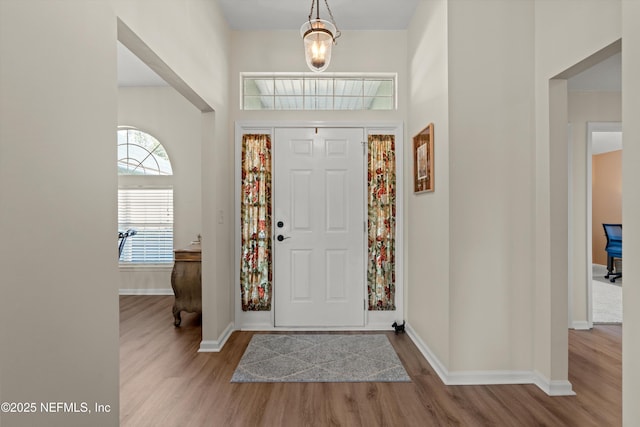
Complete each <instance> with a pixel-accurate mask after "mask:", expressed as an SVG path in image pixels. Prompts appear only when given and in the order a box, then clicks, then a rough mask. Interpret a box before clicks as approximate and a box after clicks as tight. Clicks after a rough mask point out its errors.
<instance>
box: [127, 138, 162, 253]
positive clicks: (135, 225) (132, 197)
mask: <svg viewBox="0 0 640 427" xmlns="http://www.w3.org/2000/svg"><path fill="white" fill-rule="evenodd" d="M117 163H118V175H119V180H118V181H119V182H118V237H119V245H118V246H119V260H120V264H121V265H149V264H168V263H172V262H173V187H172V186H171V176H170V175H173V171H172V168H171V161H170V160H169V156H168V155H167V152H166V150H165V149H164V147H163V146H162V144H161V143H160V142H159V141H158V140H157V139H156V138H154V137H153V136H152V135H149V134H148V133H146V132H142V131H139V130H137V129H134V128H120V129H118V162H117ZM159 175H164V176H162V177H159ZM132 230H133V231H132ZM125 236H126V240H125V241H124V242H123V241H122V238H123V237H125ZM122 243H124V244H122Z"/></svg>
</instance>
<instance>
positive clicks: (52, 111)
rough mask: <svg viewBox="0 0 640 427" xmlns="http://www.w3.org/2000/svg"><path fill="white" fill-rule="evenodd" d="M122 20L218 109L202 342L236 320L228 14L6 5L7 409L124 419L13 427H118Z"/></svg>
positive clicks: (206, 211) (192, 0)
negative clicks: (81, 410)
mask: <svg viewBox="0 0 640 427" xmlns="http://www.w3.org/2000/svg"><path fill="white" fill-rule="evenodd" d="M160 5H161V7H160ZM117 17H120V18H122V20H123V21H124V22H125V23H127V25H128V26H129V27H130V28H131V29H132V30H133V31H134V32H135V33H136V34H138V35H139V36H140V37H141V38H142V39H143V40H144V41H145V42H146V43H147V44H148V45H149V47H150V48H151V49H152V50H153V51H155V52H156V53H157V54H158V55H159V56H160V57H161V58H162V59H163V60H164V62H165V63H167V64H168V65H169V66H170V67H171V68H173V69H174V70H175V71H176V72H177V73H178V74H179V75H180V76H181V77H182V78H183V79H184V80H185V81H186V83H187V84H188V85H189V86H191V87H192V88H193V89H194V90H195V91H196V92H197V93H198V94H199V95H200V96H201V97H202V98H204V99H205V100H206V101H207V102H208V103H209V104H210V105H211V106H212V107H214V109H216V113H215V117H214V119H213V120H211V119H210V117H211V115H213V113H210V114H209V115H204V116H205V117H203V119H202V120H201V121H200V126H202V127H203V135H206V136H208V137H203V141H202V146H203V148H202V150H201V151H202V154H203V155H202V160H200V161H201V162H202V163H201V164H202V165H207V168H208V169H207V171H206V172H204V171H203V175H204V178H203V182H202V185H203V189H204V188H206V190H203V191H202V193H203V196H202V203H203V214H202V217H203V218H206V220H205V221H203V224H202V228H203V237H204V238H205V242H207V244H208V245H209V247H208V248H206V249H208V251H207V255H206V256H208V257H209V260H210V262H209V264H208V265H209V266H210V267H209V270H208V272H207V273H206V274H207V276H206V278H205V277H203V283H206V285H204V286H206V292H207V293H206V297H207V298H208V300H207V303H208V304H209V305H210V306H213V308H212V309H210V310H209V311H208V313H207V316H204V317H203V338H204V339H208V338H207V336H211V337H213V338H212V339H217V337H218V336H219V334H220V332H221V331H222V330H223V329H224V328H225V327H226V326H227V325H228V324H229V323H230V322H231V321H232V317H231V311H230V306H231V295H230V290H229V288H230V286H231V285H230V284H231V276H230V274H229V272H230V258H228V254H229V253H231V252H232V250H233V249H232V248H233V246H232V239H231V238H229V237H228V234H229V230H228V228H229V227H228V225H227V224H224V223H223V224H218V223H217V221H216V220H215V219H214V218H217V217H216V216H214V215H213V212H217V211H219V210H221V211H223V213H227V214H228V213H229V212H230V211H231V209H230V208H231V206H232V203H231V200H232V198H231V195H232V193H231V190H230V187H231V179H230V177H229V175H230V174H231V172H230V169H229V163H230V160H229V157H228V155H229V153H230V150H229V147H228V138H227V131H228V129H227V123H228V120H227V115H226V109H227V105H228V102H227V101H228V91H227V85H228V81H229V79H228V74H227V66H228V62H227V57H228V52H227V47H228V39H227V27H226V24H225V23H224V20H223V18H222V14H221V13H220V11H219V10H218V8H217V5H216V3H215V2H202V1H196V0H186V1H182V2H174V1H162V2H147V1H142V0H140V1H137V0H136V1H126V2H116V1H109V0H95V1H91V2H87V1H84V0H64V1H55V2H49V1H39V0H3V1H2V2H0V51H1V52H2V62H1V64H2V65H1V66H0V93H1V94H2V96H0V111H1V114H0V143H1V145H0V200H1V203H2V205H1V206H2V208H1V209H0V232H1V234H2V236H3V241H4V242H5V244H3V245H2V246H1V247H0V251H1V252H0V254H1V256H0V259H1V260H0V263H1V264H0V265H1V267H2V270H3V271H4V273H3V279H2V280H3V281H2V288H3V296H2V298H1V299H0V305H1V306H0V320H1V322H0V324H2V326H1V328H2V329H1V335H0V339H1V344H0V377H1V378H2V387H1V390H0V401H3V402H4V401H15V402H20V401H22V402H30V401H36V402H37V401H43V402H49V401H53V402H57V401H60V402H82V401H86V402H89V403H90V404H91V405H93V404H94V403H95V402H97V403H101V404H105V405H110V406H111V412H110V413H107V414H96V413H92V414H85V415H82V414H80V415H79V414H56V415H54V416H52V415H46V414H36V415H23V414H20V415H11V414H2V424H3V425H5V424H6V425H7V426H9V425H10V426H12V427H13V426H54V427H55V426H65V427H66V426H86V425H92V426H113V425H117V424H118V415H119V414H118V412H119V411H118V406H119V405H118V401H119V398H118V387H119V380H118V379H119V368H118V366H119V361H118V359H119V356H118V347H119V344H118V283H119V280H118V267H117V260H116V257H115V256H114V245H115V244H116V242H115V238H114V230H115V229H116V217H117V215H116V188H117V176H116V169H115V168H114V164H113V163H114V159H115V158H116V149H115V148H116V147H115V144H114V143H113V141H114V131H115V129H116V126H117V109H118V99H117V96H118V93H117V89H116V87H117V86H116V39H117V34H116V32H117V30H116V28H117V19H116V18H117ZM196 58H197V59H196ZM204 147H206V148H204ZM7 207H13V209H6V208H7ZM88 230H89V231H90V232H88ZM9 242H10V244H9ZM25 254H28V256H25ZM34 267H35V268H34ZM214 272H215V274H214ZM87 278H90V279H91V280H87ZM17 319H20V320H19V321H18V320H17ZM17 322H18V323H17ZM9 325H12V326H11V327H8V326H9Z"/></svg>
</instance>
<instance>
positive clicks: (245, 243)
mask: <svg viewBox="0 0 640 427" xmlns="http://www.w3.org/2000/svg"><path fill="white" fill-rule="evenodd" d="M240 191H241V201H240V215H241V219H240V227H241V233H242V249H241V251H242V252H241V257H242V259H241V262H240V288H241V292H242V310H244V311H269V310H271V294H272V292H271V280H272V277H271V137H270V136H269V135H250V134H248V135H243V136H242V182H241V190H240Z"/></svg>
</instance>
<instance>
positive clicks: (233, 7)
mask: <svg viewBox="0 0 640 427" xmlns="http://www.w3.org/2000/svg"><path fill="white" fill-rule="evenodd" d="M326 1H327V2H328V3H329V7H330V8H331V12H332V13H333V16H334V18H335V21H336V24H337V26H338V28H339V29H340V30H404V29H406V28H407V26H408V25H409V22H410V21H411V17H412V16H413V12H414V11H415V9H416V6H417V5H418V3H419V2H420V0H326ZM314 3H315V0H314ZM218 4H219V5H220V7H221V8H222V13H223V14H224V16H225V18H226V20H227V22H228V23H229V26H230V27H231V28H232V29H234V30H299V29H300V27H301V26H302V23H303V22H304V21H305V20H306V19H308V17H309V12H310V10H311V4H312V2H311V1H309V0H218ZM315 16H316V10H314V13H313V17H315ZM320 18H321V19H327V20H328V19H329V13H328V12H327V6H326V4H325V0H320Z"/></svg>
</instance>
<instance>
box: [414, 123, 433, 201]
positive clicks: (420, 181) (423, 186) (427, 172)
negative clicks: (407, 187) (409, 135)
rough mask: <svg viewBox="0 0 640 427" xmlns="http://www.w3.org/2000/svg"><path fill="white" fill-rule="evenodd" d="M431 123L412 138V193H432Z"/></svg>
mask: <svg viewBox="0 0 640 427" xmlns="http://www.w3.org/2000/svg"><path fill="white" fill-rule="evenodd" d="M433 160H434V157H433V123H429V125H428V126H427V127H426V128H424V129H422V130H421V131H420V132H419V133H418V134H417V135H416V136H414V137H413V192H414V193H423V192H427V191H433V190H434V187H433V177H434V174H433Z"/></svg>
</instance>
